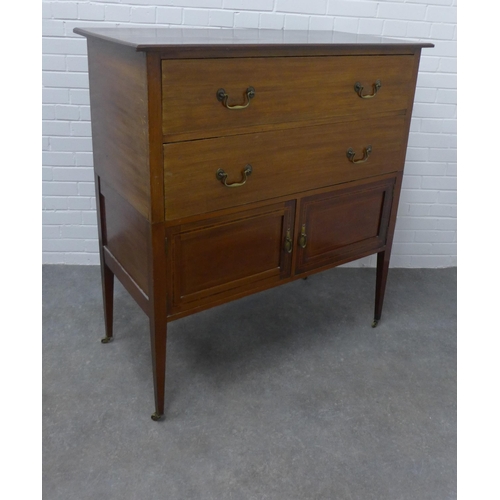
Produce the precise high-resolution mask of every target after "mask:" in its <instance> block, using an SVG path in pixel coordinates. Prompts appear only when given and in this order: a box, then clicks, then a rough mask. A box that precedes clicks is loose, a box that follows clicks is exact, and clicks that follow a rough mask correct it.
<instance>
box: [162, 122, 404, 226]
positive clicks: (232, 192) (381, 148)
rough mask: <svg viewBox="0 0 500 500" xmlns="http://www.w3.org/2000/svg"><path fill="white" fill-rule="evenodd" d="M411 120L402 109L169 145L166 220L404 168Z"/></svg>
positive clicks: (165, 149)
mask: <svg viewBox="0 0 500 500" xmlns="http://www.w3.org/2000/svg"><path fill="white" fill-rule="evenodd" d="M404 123H405V117H404V116H401V115H396V116H391V117H385V118H383V119H380V120H378V121H376V122H374V121H371V120H368V121H356V122H349V123H344V124H333V125H322V126H313V127H305V128H297V129H290V130H275V131H272V132H263V133H255V134H244V135H238V136H229V137H220V138H216V139H205V140H198V141H190V142H183V143H171V144H165V145H164V146H163V147H164V176H165V177H164V182H165V218H166V220H173V219H176V218H182V217H188V216H191V215H196V214H202V213H207V212H211V211H214V210H220V209H224V208H228V207H234V206H239V205H244V204H246V203H251V202H255V201H260V200H265V199H271V198H275V197H278V196H284V195H289V194H293V193H299V192H303V191H306V190H309V189H316V188H321V187H324V186H331V185H334V184H339V183H343V182H348V181H353V180H358V179H363V178H366V177H371V176H375V175H379V174H383V173H388V172H394V171H397V170H401V169H402V168H403V164H404V146H405V144H404V140H405V137H406V136H405V127H404ZM221 170H222V172H221Z"/></svg>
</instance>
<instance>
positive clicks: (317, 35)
mask: <svg viewBox="0 0 500 500" xmlns="http://www.w3.org/2000/svg"><path fill="white" fill-rule="evenodd" d="M73 31H74V32H75V33H77V34H79V35H82V36H85V37H87V38H96V39H101V40H107V41H109V42H113V43H117V44H120V45H125V46H129V47H131V48H133V49H135V50H136V51H144V52H162V53H164V54H165V55H166V56H172V57H180V56H181V55H183V54H185V55H187V54H193V53H194V54H196V53H198V52H200V51H202V50H203V51H205V52H206V51H207V50H208V51H209V52H214V53H215V54H217V53H218V54H221V55H222V56H226V57H231V56H250V55H252V53H253V54H259V55H331V54H336V53H344V52H356V53H378V54H381V53H413V52H415V50H418V49H420V48H423V47H434V45H433V44H432V43H428V42H420V41H411V40H398V39H393V38H385V37H379V36H373V35H358V34H355V33H343V32H338V31H295V30H271V29H210V28H126V27H117V28H75V29H74V30H73Z"/></svg>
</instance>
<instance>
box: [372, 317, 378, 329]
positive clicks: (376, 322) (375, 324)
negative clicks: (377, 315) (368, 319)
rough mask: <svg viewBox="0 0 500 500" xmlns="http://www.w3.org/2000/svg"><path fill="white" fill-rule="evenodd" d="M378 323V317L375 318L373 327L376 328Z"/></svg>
mask: <svg viewBox="0 0 500 500" xmlns="http://www.w3.org/2000/svg"><path fill="white" fill-rule="evenodd" d="M377 325H378V319H374V320H373V323H372V328H375V327H376V326H377Z"/></svg>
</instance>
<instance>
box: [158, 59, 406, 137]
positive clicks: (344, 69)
mask: <svg viewBox="0 0 500 500" xmlns="http://www.w3.org/2000/svg"><path fill="white" fill-rule="evenodd" d="M414 78H415V75H414V59H413V56H411V55H401V56H334V57H270V58H242V59H192V60H164V61H162V85H163V89H162V100H163V104H162V105H163V133H164V136H165V139H166V141H167V142H170V141H172V142H174V141H181V140H188V139H197V138H207V137H218V136H221V135H235V134H240V133H244V132H255V131H259V130H269V129H272V128H277V127H279V125H280V124H290V123H292V122H294V123H295V124H296V125H300V124H304V125H305V124H306V123H314V122H317V123H325V122H328V121H330V120H332V119H335V118H336V117H342V116H346V115H348V116H351V117H354V118H362V117H364V116H365V115H367V114H374V113H385V112H394V111H403V110H405V109H406V108H407V107H408V106H409V103H410V98H411V96H412V91H413V87H414V81H413V80H414ZM377 82H380V87H378V90H377V89H376V88H375V84H376V83H377ZM357 84H359V85H358V86H357V87H356V85H357ZM250 87H251V88H253V89H254V91H255V92H254V96H253V97H252V98H250V99H249V98H248V97H247V91H248V89H249V88H250ZM360 87H363V88H362V89H361V88H360ZM220 89H223V90H224V94H225V95H226V96H227V98H226V97H223V98H222V100H219V98H218V95H217V94H218V91H219V90H220ZM374 93H376V94H375V95H374V96H373V97H371V98H366V97H367V96H370V95H372V94H374ZM221 94H222V92H221ZM360 96H364V98H363V97H360ZM246 104H248V106H247V107H244V108H240V109H228V107H226V105H227V106H245V105H246Z"/></svg>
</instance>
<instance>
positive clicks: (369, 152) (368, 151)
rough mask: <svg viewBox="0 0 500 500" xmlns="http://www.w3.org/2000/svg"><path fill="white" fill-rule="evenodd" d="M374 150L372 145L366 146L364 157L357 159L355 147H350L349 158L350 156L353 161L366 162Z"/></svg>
mask: <svg viewBox="0 0 500 500" xmlns="http://www.w3.org/2000/svg"><path fill="white" fill-rule="evenodd" d="M371 152H372V147H371V146H366V148H365V149H364V150H363V158H361V159H360V160H355V159H354V157H355V156H356V153H355V151H354V149H352V148H349V149H348V150H347V152H346V154H347V158H349V161H350V162H352V163H364V162H365V161H367V160H368V157H369V156H370V154H371Z"/></svg>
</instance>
